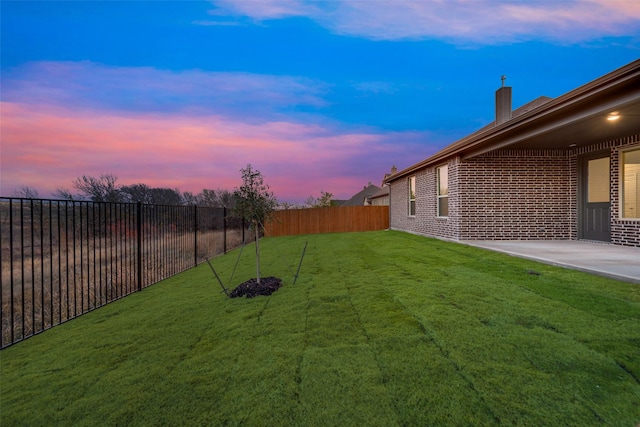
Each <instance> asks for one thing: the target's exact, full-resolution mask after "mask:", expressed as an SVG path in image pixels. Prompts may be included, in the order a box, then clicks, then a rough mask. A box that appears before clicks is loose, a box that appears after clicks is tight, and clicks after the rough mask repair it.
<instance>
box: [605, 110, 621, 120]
mask: <svg viewBox="0 0 640 427" xmlns="http://www.w3.org/2000/svg"><path fill="white" fill-rule="evenodd" d="M619 118H620V113H618V112H617V111H612V112H611V113H609V115H608V116H607V120H609V121H610V122H613V121H616V120H618V119H619Z"/></svg>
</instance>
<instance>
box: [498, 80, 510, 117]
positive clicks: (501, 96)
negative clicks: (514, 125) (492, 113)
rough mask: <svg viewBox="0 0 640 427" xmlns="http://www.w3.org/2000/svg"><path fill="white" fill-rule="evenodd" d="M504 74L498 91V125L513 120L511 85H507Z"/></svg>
mask: <svg viewBox="0 0 640 427" xmlns="http://www.w3.org/2000/svg"><path fill="white" fill-rule="evenodd" d="M505 80H506V77H505V76H502V87H501V88H500V89H498V90H497V91H496V126H498V125H501V124H502V123H504V122H508V121H509V120H511V87H509V86H505V85H504V81H505Z"/></svg>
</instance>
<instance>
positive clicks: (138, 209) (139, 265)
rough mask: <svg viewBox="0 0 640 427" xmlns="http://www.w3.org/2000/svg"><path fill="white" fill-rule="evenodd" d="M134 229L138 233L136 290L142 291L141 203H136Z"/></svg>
mask: <svg viewBox="0 0 640 427" xmlns="http://www.w3.org/2000/svg"><path fill="white" fill-rule="evenodd" d="M136 216H137V219H136V229H137V233H138V236H137V238H138V253H137V259H138V272H137V273H138V290H139V291H141V290H142V203H140V202H138V203H137V206H136Z"/></svg>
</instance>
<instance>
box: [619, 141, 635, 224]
mask: <svg viewBox="0 0 640 427" xmlns="http://www.w3.org/2000/svg"><path fill="white" fill-rule="evenodd" d="M621 154H622V159H621V164H622V168H621V169H622V170H621V175H622V176H621V177H620V181H621V187H622V188H621V193H622V200H621V204H622V206H621V209H620V211H621V213H622V218H631V219H640V149H635V150H629V151H623V152H622V153H621Z"/></svg>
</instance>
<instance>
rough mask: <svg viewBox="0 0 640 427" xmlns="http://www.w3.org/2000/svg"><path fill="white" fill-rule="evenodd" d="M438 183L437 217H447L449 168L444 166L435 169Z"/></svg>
mask: <svg viewBox="0 0 640 427" xmlns="http://www.w3.org/2000/svg"><path fill="white" fill-rule="evenodd" d="M436 176H437V181H438V188H437V196H438V216H449V166H448V165H444V166H440V167H439V168H437V169H436Z"/></svg>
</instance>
